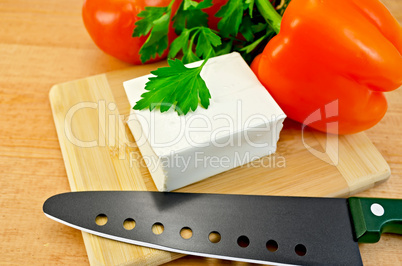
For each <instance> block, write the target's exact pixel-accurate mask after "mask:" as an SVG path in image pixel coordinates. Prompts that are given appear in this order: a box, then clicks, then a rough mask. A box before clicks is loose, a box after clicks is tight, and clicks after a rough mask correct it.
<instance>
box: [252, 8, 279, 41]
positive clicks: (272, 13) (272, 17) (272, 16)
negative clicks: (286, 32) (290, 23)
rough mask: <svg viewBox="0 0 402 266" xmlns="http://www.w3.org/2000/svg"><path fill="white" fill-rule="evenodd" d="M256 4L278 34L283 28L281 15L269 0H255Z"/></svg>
mask: <svg viewBox="0 0 402 266" xmlns="http://www.w3.org/2000/svg"><path fill="white" fill-rule="evenodd" d="M255 4H256V6H257V9H258V11H259V12H260V13H261V15H262V16H263V17H264V19H265V21H266V22H267V23H268V24H269V25H270V26H271V27H272V29H273V30H274V31H275V32H276V34H278V33H279V30H280V28H281V20H282V17H281V15H279V14H278V12H276V10H275V8H274V7H273V6H272V4H271V2H269V0H255Z"/></svg>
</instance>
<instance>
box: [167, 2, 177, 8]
mask: <svg viewBox="0 0 402 266" xmlns="http://www.w3.org/2000/svg"><path fill="white" fill-rule="evenodd" d="M175 1H176V0H172V1H170V3H169V5H168V6H167V8H168V10H172V6H173V4H174V2H175Z"/></svg>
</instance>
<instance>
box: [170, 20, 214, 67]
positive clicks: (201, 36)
mask: <svg viewBox="0 0 402 266" xmlns="http://www.w3.org/2000/svg"><path fill="white" fill-rule="evenodd" d="M194 44H196V47H195V53H194V51H193V46H194ZM219 45H221V38H220V37H219V36H218V35H217V34H216V33H215V32H214V31H213V30H211V29H209V28H206V27H195V28H192V29H191V30H188V29H184V30H183V32H182V33H181V34H180V36H179V37H177V38H176V39H175V40H174V41H173V42H172V44H171V45H170V51H169V54H168V57H169V58H174V57H175V56H176V55H177V54H178V53H179V52H180V51H183V63H185V64H186V63H191V62H194V61H198V60H201V58H204V59H206V58H208V57H211V56H215V50H214V48H215V47H218V46H219Z"/></svg>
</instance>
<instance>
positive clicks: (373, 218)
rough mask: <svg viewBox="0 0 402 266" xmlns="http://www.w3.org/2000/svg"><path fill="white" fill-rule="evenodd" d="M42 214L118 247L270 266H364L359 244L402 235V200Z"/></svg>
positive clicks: (118, 201)
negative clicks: (388, 234) (127, 245)
mask: <svg viewBox="0 0 402 266" xmlns="http://www.w3.org/2000/svg"><path fill="white" fill-rule="evenodd" d="M43 211H44V213H45V214H46V215H47V216H48V217H49V218H51V219H54V220H56V221H58V222H61V223H63V224H66V225H68V226H71V227H74V228H77V229H79V230H82V231H85V232H88V233H92V234H95V235H99V236H102V237H106V238H110V239H114V240H118V241H123V242H127V243H131V244H135V245H140V246H146V247H151V248H157V249H162V250H167V251H172V252H178V253H183V254H191V255H197V256H204V257H212V258H220V259H229V260H238V261H245V262H252V263H263V264H271V265H284V264H286V265H289V264H290V265H362V260H361V257H360V252H359V248H358V242H364V243H373V242H377V241H378V240H379V239H380V235H381V233H382V232H391V233H397V234H402V200H400V199H374V198H349V199H342V198H311V197H278V196H251V195H223V194H201V193H173V192H146V191H88V192H69V193H64V194H59V195H55V196H53V197H51V198H49V199H48V200H47V201H46V202H45V203H44V205H43ZM158 230H159V231H158ZM184 232H186V233H187V234H184Z"/></svg>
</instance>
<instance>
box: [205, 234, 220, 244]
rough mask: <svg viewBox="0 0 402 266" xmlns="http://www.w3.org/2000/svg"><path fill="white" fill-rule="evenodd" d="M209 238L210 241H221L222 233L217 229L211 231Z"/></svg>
mask: <svg viewBox="0 0 402 266" xmlns="http://www.w3.org/2000/svg"><path fill="white" fill-rule="evenodd" d="M208 239H209V241H211V243H214V244H216V243H218V242H219V241H221V234H219V233H218V232H216V231H213V232H211V233H209V236H208Z"/></svg>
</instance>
